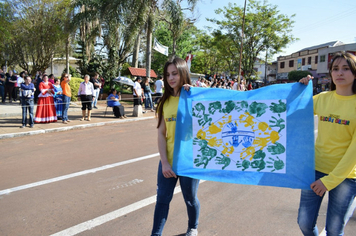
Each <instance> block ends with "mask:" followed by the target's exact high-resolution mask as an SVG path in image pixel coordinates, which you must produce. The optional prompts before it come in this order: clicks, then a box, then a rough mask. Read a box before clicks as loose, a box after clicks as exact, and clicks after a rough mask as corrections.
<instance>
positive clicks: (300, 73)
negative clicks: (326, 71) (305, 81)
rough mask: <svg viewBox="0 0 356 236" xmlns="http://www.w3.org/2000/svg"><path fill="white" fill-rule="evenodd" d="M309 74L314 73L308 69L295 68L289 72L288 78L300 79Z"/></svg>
mask: <svg viewBox="0 0 356 236" xmlns="http://www.w3.org/2000/svg"><path fill="white" fill-rule="evenodd" d="M307 75H312V73H310V72H309V71H307V70H293V71H291V72H289V73H288V80H290V81H299V80H300V79H302V78H304V77H306V76H307Z"/></svg>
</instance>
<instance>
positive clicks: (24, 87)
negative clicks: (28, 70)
mask: <svg viewBox="0 0 356 236" xmlns="http://www.w3.org/2000/svg"><path fill="white" fill-rule="evenodd" d="M35 90H36V88H35V85H34V84H33V83H31V77H30V76H25V82H24V83H22V84H21V98H20V99H21V105H22V126H21V128H25V127H26V124H27V111H28V113H29V118H30V119H29V121H28V123H29V125H30V128H33V125H34V117H33V107H34V102H33V98H34V96H33V95H34V93H35Z"/></svg>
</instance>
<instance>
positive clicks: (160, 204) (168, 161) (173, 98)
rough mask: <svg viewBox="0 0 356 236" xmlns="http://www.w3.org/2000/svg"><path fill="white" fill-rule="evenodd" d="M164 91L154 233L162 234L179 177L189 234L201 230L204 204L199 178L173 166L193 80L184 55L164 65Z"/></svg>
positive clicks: (159, 117)
mask: <svg viewBox="0 0 356 236" xmlns="http://www.w3.org/2000/svg"><path fill="white" fill-rule="evenodd" d="M163 83H164V88H165V90H164V93H163V96H162V98H161V100H160V102H159V104H158V106H157V110H158V111H157V113H158V125H157V128H158V150H159V153H160V156H161V161H160V163H159V167H158V174H157V175H158V176H157V201H156V207H155V213H154V219H153V220H154V222H153V228H152V234H151V235H162V231H163V227H164V224H165V223H166V220H167V216H168V210H169V203H170V202H171V200H172V197H173V191H174V188H175V186H176V184H177V181H178V179H179V182H180V187H181V190H182V193H183V196H184V201H185V203H186V206H187V213H188V230H187V234H186V235H189V236H194V235H197V234H198V231H197V227H198V219H199V211H200V204H199V200H198V197H197V192H198V186H199V180H198V179H192V178H189V177H185V176H177V175H176V174H175V173H174V171H173V170H172V161H173V150H174V135H175V127H176V118H177V109H178V102H179V95H180V91H181V88H182V87H183V86H184V88H185V89H186V90H189V87H190V84H191V80H190V75H189V69H188V66H187V63H186V62H185V61H184V60H183V59H180V58H175V59H173V60H172V61H168V62H167V63H166V64H165V66H164V75H163Z"/></svg>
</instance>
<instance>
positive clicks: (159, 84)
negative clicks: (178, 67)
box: [153, 75, 164, 105]
mask: <svg viewBox="0 0 356 236" xmlns="http://www.w3.org/2000/svg"><path fill="white" fill-rule="evenodd" d="M163 88H164V83H163V78H162V76H160V75H159V76H158V79H157V81H156V82H155V96H156V98H155V100H154V101H153V105H154V104H157V102H158V100H159V99H160V98H161V97H162V95H163Z"/></svg>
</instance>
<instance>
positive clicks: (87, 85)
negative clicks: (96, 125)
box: [78, 75, 95, 121]
mask: <svg viewBox="0 0 356 236" xmlns="http://www.w3.org/2000/svg"><path fill="white" fill-rule="evenodd" d="M89 79H90V77H89V75H85V76H84V81H83V82H81V83H80V86H79V90H78V100H79V101H82V118H81V119H80V120H81V121H83V120H87V121H90V120H91V110H92V103H93V101H94V99H95V97H94V96H95V95H94V94H95V90H94V86H93V84H92V83H91V82H90V81H89ZM87 109H88V118H87V119H85V112H86V110H87Z"/></svg>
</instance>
